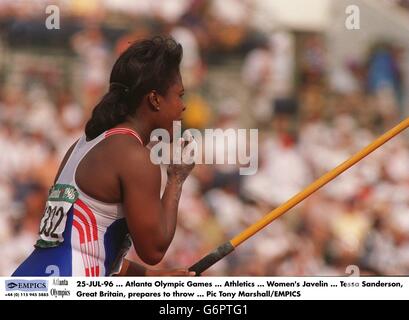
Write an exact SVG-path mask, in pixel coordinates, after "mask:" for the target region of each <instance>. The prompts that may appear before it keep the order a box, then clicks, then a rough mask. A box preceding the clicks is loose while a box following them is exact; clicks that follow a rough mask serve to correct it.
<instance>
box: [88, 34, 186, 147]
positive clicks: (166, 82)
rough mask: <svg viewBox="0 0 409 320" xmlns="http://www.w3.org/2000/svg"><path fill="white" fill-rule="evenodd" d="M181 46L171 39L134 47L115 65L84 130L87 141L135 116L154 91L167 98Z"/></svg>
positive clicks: (174, 75)
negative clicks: (137, 109)
mask: <svg viewBox="0 0 409 320" xmlns="http://www.w3.org/2000/svg"><path fill="white" fill-rule="evenodd" d="M182 54H183V50H182V46H181V45H180V44H178V43H177V42H176V41H175V40H173V39H172V38H168V37H159V36H156V37H154V38H152V39H146V40H141V41H137V42H135V43H133V44H132V45H131V46H130V47H129V48H128V49H126V50H125V51H124V52H123V53H122V54H121V55H120V56H119V58H118V60H117V61H116V62H115V64H114V66H113V68H112V72H111V77H110V80H109V82H110V86H109V91H108V93H106V94H105V95H104V97H103V98H102V100H101V101H100V102H99V103H98V104H97V105H96V106H95V108H94V110H93V111H92V116H91V119H90V120H88V122H87V124H86V126H85V134H86V136H87V140H92V139H94V138H96V137H97V136H98V135H100V134H101V133H102V132H104V131H106V130H108V129H111V128H112V127H114V126H116V125H117V124H118V123H121V122H123V121H125V119H126V117H127V116H128V115H133V114H135V111H136V108H137V107H138V105H139V104H140V103H141V101H142V98H143V96H144V95H145V94H147V93H148V92H149V91H151V90H157V91H158V92H159V93H160V94H165V93H166V91H167V90H168V88H169V86H170V85H171V84H172V83H173V81H174V80H175V78H176V76H177V74H179V66H180V62H181V60H182Z"/></svg>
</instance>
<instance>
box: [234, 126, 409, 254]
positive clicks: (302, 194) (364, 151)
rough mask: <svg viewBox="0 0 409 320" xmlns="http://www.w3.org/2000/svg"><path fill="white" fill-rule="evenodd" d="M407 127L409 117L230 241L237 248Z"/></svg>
mask: <svg viewBox="0 0 409 320" xmlns="http://www.w3.org/2000/svg"><path fill="white" fill-rule="evenodd" d="M407 127H409V118H407V119H405V120H403V121H402V122H401V123H399V124H398V125H397V126H395V127H393V128H392V129H390V130H389V131H388V132H386V133H384V134H383V135H382V136H380V137H379V138H377V139H376V140H375V141H373V142H372V143H371V144H369V145H368V146H366V147H365V148H363V149H362V150H361V151H359V152H357V153H355V154H354V155H353V156H352V157H350V158H349V159H348V160H346V161H345V162H343V163H342V164H340V165H339V166H337V167H336V168H334V169H332V170H331V171H329V172H327V173H326V174H324V175H323V176H321V178H319V179H317V180H315V181H314V182H313V183H311V184H310V185H309V186H308V187H306V188H305V189H304V190H302V191H301V192H299V193H297V194H296V195H295V196H293V197H292V198H291V199H289V200H287V202H285V203H283V204H282V205H281V206H279V207H277V208H276V209H274V210H273V211H271V212H270V213H268V214H267V215H266V216H264V217H263V218H262V219H260V220H259V221H258V222H256V223H254V224H253V225H251V226H250V227H248V228H247V229H245V230H244V231H242V232H241V233H240V234H238V235H237V236H235V237H234V238H233V239H231V240H230V243H231V244H232V246H233V247H234V248H236V247H237V246H238V245H240V244H241V243H242V242H244V241H246V240H247V239H248V238H250V237H251V236H253V235H254V234H256V233H257V232H258V231H260V230H261V229H263V228H264V227H265V226H267V225H268V224H269V223H271V222H272V221H274V220H275V219H277V218H278V217H279V216H281V215H283V214H284V213H286V212H287V211H288V210H290V209H291V208H293V207H294V206H296V205H297V204H299V203H300V202H301V201H303V200H304V199H305V198H307V197H308V196H310V195H311V194H313V193H314V192H315V191H317V190H318V189H320V188H321V187H322V186H324V185H326V184H327V183H328V182H330V181H331V180H333V179H334V178H336V177H337V176H339V175H340V174H341V173H343V172H344V171H345V170H347V169H349V168H350V167H352V166H353V165H354V164H355V163H357V162H359V161H360V160H362V159H363V158H365V157H366V156H367V155H368V154H370V153H371V152H373V151H374V150H376V149H377V148H379V147H380V146H381V145H383V144H384V143H385V142H387V141H388V140H390V139H392V138H393V137H394V136H396V135H397V134H398V133H400V132H402V131H403V130H405V129H406V128H407Z"/></svg>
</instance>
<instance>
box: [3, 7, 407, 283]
mask: <svg viewBox="0 0 409 320" xmlns="http://www.w3.org/2000/svg"><path fill="white" fill-rule="evenodd" d="M307 2H308V5H307ZM48 4H56V5H58V7H59V9H60V16H61V21H60V29H58V30H48V29H47V28H46V27H45V19H46V17H47V14H46V13H45V7H46V6H47V5H48ZM349 4H350V3H349V2H348V1H344V0H337V1H335V0H334V1H331V0H308V1H307V0H286V1H283V0H274V1H272V0H271V1H267V0H257V1H250V0H223V1H216V0H155V1H125V0H100V1H98V0H88V1H80V0H72V1H68V0H60V1H57V0H55V1H44V0H41V1H22V0H0V256H1V259H0V275H9V274H11V273H12V272H13V271H14V269H15V267H16V266H17V265H18V264H19V263H21V262H22V260H24V259H25V257H27V255H28V254H29V253H30V252H31V251H32V249H33V244H34V242H35V239H36V236H37V232H38V224H39V220H40V218H41V216H42V214H43V209H44V202H45V199H46V196H47V191H48V189H49V187H50V186H51V184H52V182H53V179H54V177H55V174H56V172H57V168H58V165H59V163H60V161H61V159H62V157H63V155H64V154H65V152H66V150H67V149H68V147H69V146H70V145H71V144H72V143H73V141H75V139H77V138H78V137H79V136H80V135H81V134H82V133H83V128H84V124H85V122H86V120H87V119H88V116H89V115H90V112H91V110H92V108H93V106H94V105H95V104H96V103H97V101H98V100H99V99H100V98H101V96H102V95H103V94H104V92H106V90H107V87H108V78H109V73H110V69H111V67H112V65H113V62H114V61H115V59H116V57H117V56H118V54H119V53H120V52H121V51H122V50H123V49H124V48H126V46H127V45H129V43H130V42H132V41H135V40H137V39H140V38H143V37H149V36H151V35H155V34H171V35H172V36H173V37H174V38H175V39H176V40H177V41H179V42H180V43H181V44H182V45H183V47H184V59H183V63H182V73H183V78H184V84H185V88H186V92H187V93H186V98H185V101H186V105H187V111H186V115H185V116H184V123H183V126H184V127H185V128H198V129H204V128H224V129H226V128H256V129H258V130H259V169H258V172H257V173H256V174H255V175H250V176H240V175H239V171H238V170H239V167H238V166H235V165H227V166H226V165H198V166H196V168H195V169H194V171H193V173H192V175H191V177H189V179H188V180H187V182H186V184H185V186H184V191H183V195H182V199H181V203H180V210H179V219H178V227H177V232H176V236H175V239H174V241H173V243H172V245H171V247H170V249H169V251H168V253H167V254H166V256H165V258H164V260H163V262H161V264H160V265H159V267H163V268H173V267H180V266H189V265H191V264H193V263H194V262H196V261H197V260H198V259H199V258H201V257H202V256H203V255H205V254H207V253H208V252H209V251H211V250H213V249H214V248H215V247H217V246H218V245H219V244H221V243H223V242H224V241H226V240H228V239H230V238H231V237H233V236H234V235H236V234H237V233H238V232H240V231H242V230H243V229H245V228H246V227H247V226H249V225H250V224H252V223H253V222H255V221H257V220H258V219H260V218H261V217H262V216H263V215H264V214H266V213H267V212H269V211H271V210H272V209H273V208H275V207H277V206H279V205H280V204H281V203H283V202H284V201H286V200H287V199H288V198H290V197H291V196H292V195H294V194H295V193H297V192H298V191H300V190H301V189H302V188H303V187H305V186H307V185H308V184H309V183H310V182H312V181H313V180H315V179H316V178H318V177H319V176H321V175H322V174H323V173H325V172H326V171H328V170H330V169H332V168H333V167H335V166H336V165H338V164H339V163H341V162H342V161H344V160H345V159H347V158H348V157H349V156H350V155H352V154H353V153H354V152H356V151H357V150H359V149H360V148H362V147H364V146H365V145H367V144H368V143H370V142H371V141H372V140H373V139H375V138H376V137H377V136H378V135H379V134H381V133H383V132H384V131H386V130H388V129H390V128H391V127H392V126H393V125H394V124H397V123H398V122H399V121H400V120H401V119H403V118H404V117H405V116H406V115H407V113H408V112H407V111H408V103H409V100H408V97H407V92H408V91H407V88H408V87H409V86H408V75H409V73H408V72H409V68H408V65H409V63H408V62H409V59H408V52H409V51H408V50H409V39H408V37H407V35H408V34H409V10H408V9H409V1H407V0H401V1H398V0H395V1H392V0H370V1H368V0H356V1H354V4H355V5H357V6H358V8H359V9H360V29H358V30H348V29H347V28H346V26H345V20H346V18H347V14H346V13H345V9H346V7H347V5H349ZM407 138H408V136H407V134H405V133H402V134H400V135H399V136H398V137H396V138H394V139H393V140H392V141H390V142H389V143H387V144H386V145H385V146H383V147H382V148H381V149H379V150H377V151H376V152H374V153H373V154H372V155H370V156H368V157H367V158H365V159H364V160H363V161H361V162H360V163H359V164H358V165H357V166H355V167H354V168H352V169H350V170H348V171H347V172H346V173H344V174H343V175H342V176H340V177H338V178H337V179H336V180H335V181H333V182H331V183H330V184H329V185H327V186H326V187H324V188H323V189H322V190H320V191H318V192H316V193H315V194H314V195H313V196H311V197H309V198H308V199H307V200H305V201H303V202H302V203H301V204H299V205H298V206H297V207H295V208H294V209H292V210H291V211H290V212H289V213H287V214H286V215H285V216H283V217H281V218H279V219H278V220H276V221H275V222H274V223H272V224H271V225H269V226H268V227H267V228H265V229H264V230H263V231H261V232H259V233H258V234H257V235H256V236H254V237H253V238H251V239H250V240H248V241H246V242H245V243H244V244H242V245H241V246H240V247H238V248H237V249H236V251H235V252H234V253H232V254H230V255H229V256H228V257H226V258H225V259H223V260H222V261H220V262H219V263H218V264H216V265H215V266H214V267H212V268H211V269H210V270H209V271H207V273H206V274H208V275H231V276H233V275H243V276H244V275H278V276H298V275H345V273H346V268H347V267H348V266H349V265H356V266H358V267H359V269H360V272H361V274H371V275H401V274H408V272H409V143H408V139H407ZM130 257H131V258H132V259H136V260H137V259H138V258H137V257H136V255H135V254H134V253H132V252H131V253H130Z"/></svg>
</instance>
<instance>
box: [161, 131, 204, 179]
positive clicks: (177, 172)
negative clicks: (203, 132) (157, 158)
mask: <svg viewBox="0 0 409 320" xmlns="http://www.w3.org/2000/svg"><path fill="white" fill-rule="evenodd" d="M174 147H175V148H177V149H176V151H175V153H174V154H175V156H176V157H177V159H180V160H181V163H180V164H177V163H173V161H172V163H171V164H170V165H169V166H168V170H167V172H168V177H169V179H171V180H172V179H176V180H177V181H178V182H184V181H185V180H186V178H187V177H188V175H189V174H190V172H191V171H192V170H193V168H194V166H195V163H194V155H195V153H196V152H197V144H196V141H194V139H193V136H192V135H191V134H190V133H189V132H186V133H185V135H184V138H180V139H179V140H178V141H177V142H176V144H175V145H174Z"/></svg>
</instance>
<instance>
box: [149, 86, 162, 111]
mask: <svg viewBox="0 0 409 320" xmlns="http://www.w3.org/2000/svg"><path fill="white" fill-rule="evenodd" d="M148 101H149V103H150V104H151V106H152V107H153V109H154V110H155V111H159V110H160V106H159V105H160V103H159V95H158V93H157V92H156V90H152V91H151V92H149V94H148Z"/></svg>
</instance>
